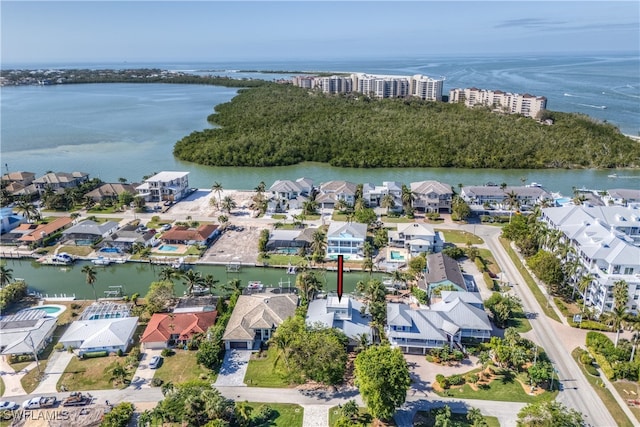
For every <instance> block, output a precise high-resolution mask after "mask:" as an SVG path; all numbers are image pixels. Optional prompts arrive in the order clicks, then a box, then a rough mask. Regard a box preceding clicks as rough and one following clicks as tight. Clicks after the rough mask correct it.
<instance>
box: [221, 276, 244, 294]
mask: <svg viewBox="0 0 640 427" xmlns="http://www.w3.org/2000/svg"><path fill="white" fill-rule="evenodd" d="M224 289H226V290H227V291H231V292H232V293H235V292H242V282H241V281H240V279H232V280H229V281H228V282H227V284H226V285H224Z"/></svg>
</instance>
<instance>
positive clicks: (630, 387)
mask: <svg viewBox="0 0 640 427" xmlns="http://www.w3.org/2000/svg"><path fill="white" fill-rule="evenodd" d="M613 387H615V389H616V391H617V392H618V394H619V395H620V396H621V397H622V399H623V400H625V401H626V400H627V399H634V400H637V399H640V385H639V384H638V383H637V382H633V381H625V380H620V381H615V382H614V383H613ZM625 390H626V393H625ZM632 391H633V392H634V393H635V395H634V394H633V393H631V392H632ZM629 409H631V412H632V413H633V415H635V417H636V421H638V422H640V408H639V407H637V406H629ZM611 415H613V414H611Z"/></svg>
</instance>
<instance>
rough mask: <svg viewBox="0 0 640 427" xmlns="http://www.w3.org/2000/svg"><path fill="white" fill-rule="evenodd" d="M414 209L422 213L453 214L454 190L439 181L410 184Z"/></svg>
mask: <svg viewBox="0 0 640 427" xmlns="http://www.w3.org/2000/svg"><path fill="white" fill-rule="evenodd" d="M410 188H411V193H412V194H413V197H414V200H413V207H414V208H415V209H416V210H418V211H421V212H428V213H429V212H444V213H451V201H452V200H453V190H452V189H451V186H450V185H449V184H443V183H442V182H438V181H419V182H412V183H411V184H410Z"/></svg>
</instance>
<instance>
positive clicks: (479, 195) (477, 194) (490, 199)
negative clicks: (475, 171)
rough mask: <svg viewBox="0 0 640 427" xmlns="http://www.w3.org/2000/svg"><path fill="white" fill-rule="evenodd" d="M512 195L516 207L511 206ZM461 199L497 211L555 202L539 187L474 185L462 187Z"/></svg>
mask: <svg viewBox="0 0 640 427" xmlns="http://www.w3.org/2000/svg"><path fill="white" fill-rule="evenodd" d="M510 194H514V195H515V200H514V201H513V203H514V206H510V205H509V195H510ZM460 197H462V199H463V200H464V201H465V202H467V203H468V204H469V205H480V206H483V205H484V206H491V207H493V208H497V209H513V208H520V207H532V206H535V205H538V204H542V203H543V202H549V203H551V202H553V197H552V196H551V194H550V193H549V192H548V191H547V190H545V189H544V188H542V187H540V186H539V185H527V186H518V187H510V186H507V187H504V188H502V187H499V186H496V185H484V186H475V185H472V186H467V187H462V190H460Z"/></svg>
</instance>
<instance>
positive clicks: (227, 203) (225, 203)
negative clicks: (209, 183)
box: [222, 196, 238, 214]
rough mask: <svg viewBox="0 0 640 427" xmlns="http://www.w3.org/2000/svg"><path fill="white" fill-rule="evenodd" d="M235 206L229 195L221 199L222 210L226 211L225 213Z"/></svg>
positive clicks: (229, 212)
mask: <svg viewBox="0 0 640 427" xmlns="http://www.w3.org/2000/svg"><path fill="white" fill-rule="evenodd" d="M237 206H238V205H237V204H236V201H235V200H233V197H231V196H225V197H224V199H222V210H223V211H226V212H227V214H231V211H232V210H233V209H235V208H236V207H237Z"/></svg>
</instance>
